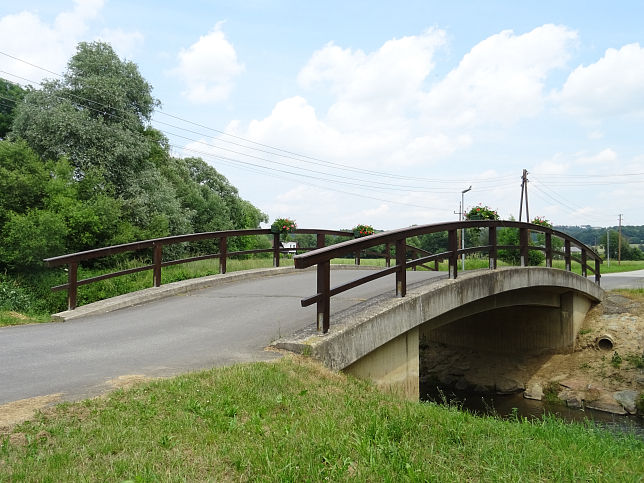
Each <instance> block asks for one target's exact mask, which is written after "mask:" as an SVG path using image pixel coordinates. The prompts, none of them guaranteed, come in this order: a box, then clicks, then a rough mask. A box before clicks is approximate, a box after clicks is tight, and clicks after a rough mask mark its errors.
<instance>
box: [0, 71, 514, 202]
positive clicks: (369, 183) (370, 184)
mask: <svg viewBox="0 0 644 483" xmlns="http://www.w3.org/2000/svg"><path fill="white" fill-rule="evenodd" d="M0 72H5V71H0ZM10 75H11V74H10ZM16 77H19V76H16ZM20 78H22V79H23V80H29V79H26V78H24V77H20ZM68 95H69V96H71V97H73V98H75V99H79V100H81V101H89V102H92V103H94V104H98V105H99V106H100V107H104V108H105V109H108V110H112V108H111V107H110V106H105V105H101V104H100V103H96V102H94V101H91V100H87V99H85V98H83V97H81V96H77V95H74V94H70V93H68ZM51 96H53V97H54V98H57V99H59V100H69V99H67V97H64V96H56V95H53V94H51ZM5 99H7V98H5ZM82 107H84V108H86V109H89V110H92V111H95V112H97V113H99V114H104V115H107V116H109V117H113V118H116V119H123V118H122V117H121V116H118V115H116V114H113V113H112V112H106V110H104V109H97V108H95V107H91V106H87V105H83V106H82ZM160 131H161V132H162V133H163V134H165V135H168V136H173V137H175V138H181V139H184V140H186V141H190V142H192V143H198V144H202V145H204V146H207V147H210V148H214V149H218V150H223V151H226V152H230V153H233V154H237V155H239V156H246V157H249V158H252V159H256V160H259V161H264V162H267V163H271V164H276V165H280V166H285V167H289V168H294V169H299V170H302V171H305V172H310V173H315V174H318V175H323V176H331V177H333V178H340V179H329V178H323V177H319V176H318V177H315V176H310V175H305V174H301V173H294V172H290V171H284V170H281V169H278V168H269V167H265V166H261V165H257V164H254V166H255V167H260V168H263V169H271V170H275V171H278V172H285V173H288V174H292V175H296V176H303V177H308V178H313V179H318V180H320V181H327V182H333V183H341V184H346V185H351V186H358V187H360V188H363V189H366V188H369V189H378V190H384V191H402V192H412V193H413V192H423V193H451V192H452V191H451V190H448V189H438V188H423V187H420V186H410V185H395V184H391V183H384V182H378V181H373V180H364V179H359V178H355V177H349V176H344V175H339V174H335V173H327V172H323V171H318V170H312V169H310V168H302V167H298V166H293V165H291V164H288V163H283V162H280V161H276V160H271V159H266V158H263V157H260V156H255V155H253V154H249V153H243V152H240V151H236V150H232V149H229V148H225V147H222V146H217V145H214V144H212V143H207V142H205V141H202V140H198V139H194V138H190V137H188V136H183V135H181V134H177V133H174V132H170V131H164V130H161V129H160ZM175 148H177V147H176V146H175ZM180 149H185V147H184V148H180ZM213 155H214V156H218V155H215V154H213ZM219 157H221V156H219ZM228 160H229V161H235V160H231V159H230V158H228ZM237 162H240V163H246V164H252V163H248V162H244V161H239V160H237ZM343 179H348V180H354V181H360V183H356V182H354V181H342V180H343ZM503 185H504V183H497V184H496V185H493V187H492V188H489V190H492V189H494V188H495V187H498V186H503ZM481 191H485V189H484V188H481Z"/></svg>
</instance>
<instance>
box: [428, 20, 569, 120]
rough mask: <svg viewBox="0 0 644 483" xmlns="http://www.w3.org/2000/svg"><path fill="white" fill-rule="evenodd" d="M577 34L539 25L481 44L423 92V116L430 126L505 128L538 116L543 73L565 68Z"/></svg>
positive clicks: (488, 39) (545, 75) (544, 76)
mask: <svg viewBox="0 0 644 483" xmlns="http://www.w3.org/2000/svg"><path fill="white" fill-rule="evenodd" d="M576 39H577V34H576V33H575V32H574V31H572V30H570V29H568V28H567V27H563V26H556V25H543V26H541V27H538V28H535V29H534V30H532V31H531V32H528V33H526V34H523V35H515V34H514V33H513V32H512V31H511V30H505V31H503V32H500V33H499V34H496V35H492V36H491V37H489V38H487V39H485V40H483V41H482V42H480V43H479V44H477V45H476V46H474V48H472V50H471V51H470V52H469V53H468V54H466V55H465V56H464V57H463V59H462V60H461V62H460V64H459V65H458V67H456V68H455V69H454V70H452V71H451V72H450V73H449V74H448V75H447V77H446V78H445V79H444V80H443V81H441V82H440V83H439V84H438V85H436V86H435V87H434V88H432V90H431V91H430V92H429V93H428V95H427V97H426V99H425V101H424V106H423V108H424V114H425V116H426V117H427V118H428V119H429V120H430V121H431V122H432V123H440V124H445V125H448V126H454V127H467V126H473V125H480V124H484V123H490V122H493V123H501V124H509V123H513V122H515V121H517V120H518V119H520V118H523V117H532V116H535V115H536V114H538V113H539V112H540V111H541V109H542V107H543V104H544V99H545V96H544V93H543V90H544V82H545V80H546V77H547V75H548V74H549V73H550V72H551V71H552V70H553V69H557V68H562V67H564V66H565V64H566V62H567V60H568V58H569V50H570V47H571V45H572V44H573V42H574V41H575V40H576Z"/></svg>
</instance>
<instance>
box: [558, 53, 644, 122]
mask: <svg viewBox="0 0 644 483" xmlns="http://www.w3.org/2000/svg"><path fill="white" fill-rule="evenodd" d="M553 98H554V99H555V100H556V101H558V102H560V103H561V106H562V108H563V109H564V111H566V112H568V113H570V114H573V115H575V116H580V117H587V116H591V117H603V116H613V115H624V114H636V115H642V114H644V48H642V47H640V45H639V44H638V43H635V44H629V45H625V46H623V47H622V48H621V49H619V50H616V49H608V50H606V52H605V54H604V56H603V57H602V58H601V59H599V60H598V61H597V62H595V63H594V64H591V65H589V66H587V67H584V66H579V67H577V68H576V69H575V70H574V71H573V72H572V73H571V74H570V76H569V77H568V79H567V80H566V83H565V84H564V86H563V88H562V89H561V91H559V92H557V93H555V94H554V96H553Z"/></svg>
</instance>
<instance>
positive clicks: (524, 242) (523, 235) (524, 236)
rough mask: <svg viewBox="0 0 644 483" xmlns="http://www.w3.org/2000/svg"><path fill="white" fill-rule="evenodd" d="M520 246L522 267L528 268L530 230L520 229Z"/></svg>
mask: <svg viewBox="0 0 644 483" xmlns="http://www.w3.org/2000/svg"><path fill="white" fill-rule="evenodd" d="M519 245H521V247H520V252H521V266H522V267H527V266H528V265H529V264H530V259H529V257H528V229H527V228H519Z"/></svg>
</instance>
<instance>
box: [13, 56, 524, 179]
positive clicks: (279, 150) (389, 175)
mask: <svg viewBox="0 0 644 483" xmlns="http://www.w3.org/2000/svg"><path fill="white" fill-rule="evenodd" d="M0 54H2V55H5V56H7V57H10V58H12V59H14V60H17V61H20V62H24V63H25V64H27V65H29V66H31V67H34V68H37V69H41V70H43V71H45V72H48V73H50V74H54V75H56V76H58V77H60V78H63V77H64V76H62V75H61V74H57V73H55V72H53V71H51V70H49V69H46V68H44V67H40V66H38V65H36V64H33V63H31V62H28V61H24V60H22V59H20V58H18V57H15V56H13V55H10V54H7V53H6V52H2V51H0ZM0 72H5V73H7V74H9V75H11V76H14V77H16V78H19V79H22V80H24V81H26V82H31V83H35V84H38V85H41V83H40V82H38V81H33V80H30V79H27V78H25V77H21V76H17V75H15V74H11V73H9V72H6V71H0ZM93 89H94V90H95V91H97V92H100V90H98V89H97V88H96V87H93ZM70 95H72V96H74V97H76V98H78V99H82V100H84V101H86V102H90V103H93V104H98V105H100V106H101V107H105V108H109V109H114V108H112V107H110V106H105V105H101V104H100V103H98V102H96V101H94V100H92V99H86V98H82V97H81V96H77V95H73V94H70ZM115 110H117V111H118V109H115ZM156 112H159V113H161V114H163V115H165V116H168V117H171V118H173V119H176V120H180V121H182V122H185V123H188V124H191V125H194V126H198V127H201V128H203V129H206V130H209V131H212V132H216V133H218V134H220V135H224V136H228V137H231V138H234V139H237V140H241V141H244V142H245V143H249V144H252V145H255V146H262V147H264V148H268V149H271V150H273V151H266V150H262V149H258V148H255V147H253V146H248V145H243V144H240V143H235V142H233V141H230V140H227V139H222V138H217V141H221V142H226V143H230V144H234V145H237V146H240V147H244V148H246V149H252V150H256V151H260V152H264V153H266V154H271V155H274V156H280V157H286V158H290V159H293V160H297V161H303V162H307V163H311V164H317V165H321V166H325V167H334V168H341V169H343V170H348V171H352V172H357V173H361V174H363V175H368V176H379V177H384V178H389V179H406V180H414V181H427V182H436V183H441V184H446V183H458V184H461V183H462V182H463V180H462V179H461V178H455V179H448V178H424V177H419V176H404V175H400V174H395V173H387V172H382V171H376V170H370V169H366V168H356V167H354V166H350V165H346V164H342V163H336V162H332V161H326V160H323V159H320V158H316V157H313V156H307V155H304V154H298V153H295V152H293V151H289V150H286V149H283V148H278V147H275V146H271V145H268V144H264V143H260V142H257V141H254V140H251V139H248V138H244V137H241V136H237V135H234V134H231V133H227V132H225V131H222V130H219V129H215V128H212V127H209V126H206V125H204V124H200V123H196V122H194V121H191V120H188V119H185V118H182V117H180V116H177V115H174V114H170V113H166V112H165V111H163V109H158V110H157V111H156ZM152 120H153V121H154V122H157V123H159V124H163V125H167V126H170V127H173V128H176V129H180V130H183V131H186V132H191V133H193V134H197V135H200V136H207V135H206V134H204V133H200V132H197V131H194V130H191V129H188V128H184V127H181V126H176V125H174V124H170V123H166V122H163V121H160V120H158V119H152ZM275 151H277V152H275ZM512 177H513V176H510V175H506V176H494V177H490V178H479V179H477V183H498V181H499V180H502V179H510V178H512Z"/></svg>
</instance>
